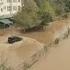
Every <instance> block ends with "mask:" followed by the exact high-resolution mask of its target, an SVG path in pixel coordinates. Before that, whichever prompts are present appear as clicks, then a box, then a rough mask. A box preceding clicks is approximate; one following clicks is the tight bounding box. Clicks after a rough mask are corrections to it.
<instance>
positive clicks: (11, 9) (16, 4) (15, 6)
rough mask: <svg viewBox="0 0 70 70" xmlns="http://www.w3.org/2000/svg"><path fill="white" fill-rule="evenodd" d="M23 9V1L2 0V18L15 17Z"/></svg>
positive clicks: (0, 5) (0, 3)
mask: <svg viewBox="0 0 70 70" xmlns="http://www.w3.org/2000/svg"><path fill="white" fill-rule="evenodd" d="M21 7H22V3H21V0H0V16H5V15H14V14H15V13H16V12H18V11H19V10H20V9H21Z"/></svg>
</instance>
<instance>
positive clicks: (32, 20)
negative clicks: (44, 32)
mask: <svg viewBox="0 0 70 70" xmlns="http://www.w3.org/2000/svg"><path fill="white" fill-rule="evenodd" d="M24 2H25V3H24V4H25V5H24V7H23V8H22V10H21V11H20V12H18V13H17V15H16V16H15V20H16V23H17V24H18V25H20V26H22V27H24V29H28V28H32V27H34V26H36V25H38V24H40V20H39V17H38V14H37V12H38V7H37V6H36V4H35V2H34V1H33V0H25V1H24Z"/></svg>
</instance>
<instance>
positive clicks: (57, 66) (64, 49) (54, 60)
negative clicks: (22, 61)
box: [30, 38, 70, 70]
mask: <svg viewBox="0 0 70 70" xmlns="http://www.w3.org/2000/svg"><path fill="white" fill-rule="evenodd" d="M30 70H70V38H68V39H65V40H64V41H62V42H60V44H59V45H58V46H57V47H56V48H55V47H52V48H51V49H49V50H48V52H47V56H46V57H44V58H42V59H41V60H40V61H39V62H37V63H36V64H35V65H34V66H32V67H31V69H30Z"/></svg>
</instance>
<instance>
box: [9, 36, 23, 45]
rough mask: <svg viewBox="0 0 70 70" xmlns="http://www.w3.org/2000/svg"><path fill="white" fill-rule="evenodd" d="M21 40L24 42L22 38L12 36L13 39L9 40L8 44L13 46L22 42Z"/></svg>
mask: <svg viewBox="0 0 70 70" xmlns="http://www.w3.org/2000/svg"><path fill="white" fill-rule="evenodd" d="M21 40H22V38H20V37H17V36H12V37H9V38H8V43H10V44H13V43H15V42H18V41H21Z"/></svg>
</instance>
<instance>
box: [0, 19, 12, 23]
mask: <svg viewBox="0 0 70 70" xmlns="http://www.w3.org/2000/svg"><path fill="white" fill-rule="evenodd" d="M0 22H1V23H4V24H13V22H12V21H10V20H9V19H1V20H0Z"/></svg>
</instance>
